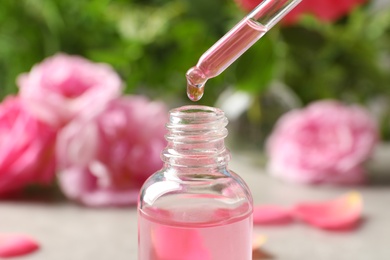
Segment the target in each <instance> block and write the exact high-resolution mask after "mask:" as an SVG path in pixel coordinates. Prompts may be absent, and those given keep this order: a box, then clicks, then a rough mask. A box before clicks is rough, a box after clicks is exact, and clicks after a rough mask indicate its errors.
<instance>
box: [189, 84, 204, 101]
mask: <svg viewBox="0 0 390 260" xmlns="http://www.w3.org/2000/svg"><path fill="white" fill-rule="evenodd" d="M203 93H204V84H198V85H193V84H192V83H191V82H190V81H187V96H188V98H189V99H191V101H199V100H200V99H201V98H202V96H203Z"/></svg>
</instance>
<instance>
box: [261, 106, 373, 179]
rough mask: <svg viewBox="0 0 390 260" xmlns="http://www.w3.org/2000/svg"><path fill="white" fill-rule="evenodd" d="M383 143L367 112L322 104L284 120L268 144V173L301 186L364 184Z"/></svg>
mask: <svg viewBox="0 0 390 260" xmlns="http://www.w3.org/2000/svg"><path fill="white" fill-rule="evenodd" d="M377 140H378V129H377V126H376V123H375V122H374V120H373V119H372V117H370V115H369V114H368V113H367V112H366V110H365V109H364V108H362V107H359V106H345V105H342V104H341V103H338V102H336V101H319V102H316V103H313V104H311V105H309V106H308V107H307V108H304V109H301V110H294V111H291V112H288V113H287V114H285V115H284V116H282V118H280V120H279V121H278V123H277V124H276V126H275V129H274V131H273V133H272V134H271V136H270V137H269V139H268V143H267V153H268V155H269V163H268V169H269V171H270V172H271V174H273V175H274V176H277V177H280V178H282V179H285V180H288V181H292V182H297V183H336V184H357V183H362V182H364V180H365V174H364V168H363V163H364V162H365V161H366V160H367V159H368V157H369V156H370V155H371V153H372V151H373V148H374V146H375V144H376V143H377Z"/></svg>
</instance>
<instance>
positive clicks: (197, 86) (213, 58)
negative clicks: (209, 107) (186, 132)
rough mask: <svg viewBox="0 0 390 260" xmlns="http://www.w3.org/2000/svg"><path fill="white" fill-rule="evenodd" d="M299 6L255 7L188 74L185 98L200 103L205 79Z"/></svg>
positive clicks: (273, 1) (294, 0) (274, 2)
mask: <svg viewBox="0 0 390 260" xmlns="http://www.w3.org/2000/svg"><path fill="white" fill-rule="evenodd" d="M300 2H301V0H264V1H263V2H261V3H260V4H259V5H258V6H257V7H255V9H253V10H252V11H251V12H250V13H249V14H248V15H247V16H245V17H244V19H242V20H241V21H240V22H239V23H237V24H236V25H235V26H234V27H233V28H232V29H231V30H230V31H229V32H228V33H226V34H225V35H224V36H223V37H222V38H221V39H220V40H219V41H217V42H216V43H215V44H214V45H213V46H212V47H211V48H210V49H208V50H207V51H206V52H205V53H204V54H203V55H202V56H201V57H200V59H199V61H198V63H197V64H196V66H195V67H192V68H191V69H189V70H188V71H187V73H186V77H187V95H188V97H189V98H190V99H191V100H192V101H198V100H199V99H201V98H202V96H203V92H204V85H205V83H206V81H207V80H208V79H210V78H214V77H216V76H218V75H219V74H221V73H222V72H223V71H224V70H225V69H226V68H227V67H229V66H230V65H231V64H232V63H233V62H234V61H235V60H236V59H237V58H238V57H240V56H241V55H242V54H243V53H244V52H245V51H246V50H248V49H249V48H250V47H251V46H252V45H253V44H254V43H255V42H257V41H258V40H259V39H260V38H261V37H262V36H263V35H264V34H265V33H266V32H268V31H269V30H270V29H271V28H272V27H273V26H274V25H275V24H277V23H278V22H279V21H280V20H281V19H282V18H283V17H284V16H285V15H286V14H287V13H289V12H290V11H291V10H292V9H293V8H294V7H295V6H297V5H298V3H300Z"/></svg>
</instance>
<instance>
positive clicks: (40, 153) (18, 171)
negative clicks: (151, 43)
mask: <svg viewBox="0 0 390 260" xmlns="http://www.w3.org/2000/svg"><path fill="white" fill-rule="evenodd" d="M55 138H56V132H55V130H54V129H53V128H51V127H50V126H48V125H46V124H44V123H43V122H40V121H38V120H37V119H36V118H35V117H34V116H33V115H31V113H30V112H29V110H28V109H27V108H26V106H25V104H24V103H23V102H22V100H21V99H20V98H18V97H13V96H10V97H8V98H7V99H5V100H4V101H3V102H2V103H1V104H0V196H6V195H9V194H11V193H14V192H19V191H20V190H21V189H23V188H24V187H25V186H26V185H28V184H49V183H50V182H51V181H52V180H53V178H54V167H55V162H54V146H55Z"/></svg>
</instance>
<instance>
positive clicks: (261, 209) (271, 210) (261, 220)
mask: <svg viewBox="0 0 390 260" xmlns="http://www.w3.org/2000/svg"><path fill="white" fill-rule="evenodd" d="M292 221H293V216H292V214H291V210H289V209H285V208H283V207H280V206H274V205H264V206H255V208H254V210H253V223H254V224H255V225H283V224H288V223H291V222H292Z"/></svg>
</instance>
